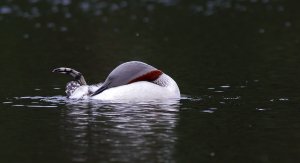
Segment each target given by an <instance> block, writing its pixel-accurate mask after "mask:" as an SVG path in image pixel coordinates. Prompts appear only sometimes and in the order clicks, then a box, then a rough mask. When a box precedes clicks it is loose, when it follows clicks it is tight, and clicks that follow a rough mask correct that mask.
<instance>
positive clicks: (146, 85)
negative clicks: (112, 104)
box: [52, 61, 180, 101]
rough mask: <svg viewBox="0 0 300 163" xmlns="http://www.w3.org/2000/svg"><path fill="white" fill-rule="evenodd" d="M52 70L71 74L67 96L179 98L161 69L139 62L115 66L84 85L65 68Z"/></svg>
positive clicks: (174, 83) (173, 83) (138, 99)
mask: <svg viewBox="0 0 300 163" xmlns="http://www.w3.org/2000/svg"><path fill="white" fill-rule="evenodd" d="M52 72H57V73H62V74H68V75H71V76H72V77H73V78H74V79H75V81H71V82H68V83H67V85H66V94H67V97H68V98H70V99H97V100H108V101H115V100H134V101H148V100H150V101H151V100H164V99H180V91H179V88H178V85H177V83H176V82H175V81H174V80H173V79H172V78H171V77H170V76H168V75H167V74H165V73H163V72H162V71H161V70H158V69H156V68H155V67H153V66H151V65H148V64H146V63H143V62H140V61H130V62H125V63H123V64H121V65H119V66H117V67H116V68H115V69H114V70H112V72H111V73H110V74H109V75H108V76H107V78H106V80H105V81H104V82H103V83H98V84H93V85H87V82H86V81H85V79H84V77H83V75H82V74H81V73H80V72H78V71H76V70H74V69H72V68H67V67H60V68H56V69H54V70H53V71H52Z"/></svg>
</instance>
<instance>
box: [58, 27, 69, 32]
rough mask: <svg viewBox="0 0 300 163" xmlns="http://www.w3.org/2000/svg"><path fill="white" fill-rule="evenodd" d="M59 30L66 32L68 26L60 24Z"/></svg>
mask: <svg viewBox="0 0 300 163" xmlns="http://www.w3.org/2000/svg"><path fill="white" fill-rule="evenodd" d="M60 31H61V32H67V31H68V28H67V27H66V26H62V27H60Z"/></svg>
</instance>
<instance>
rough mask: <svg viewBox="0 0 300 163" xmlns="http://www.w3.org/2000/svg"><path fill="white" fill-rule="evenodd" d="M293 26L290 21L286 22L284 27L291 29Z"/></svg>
mask: <svg viewBox="0 0 300 163" xmlns="http://www.w3.org/2000/svg"><path fill="white" fill-rule="evenodd" d="M291 25H292V23H291V22H289V21H286V22H284V26H285V27H290V26H291Z"/></svg>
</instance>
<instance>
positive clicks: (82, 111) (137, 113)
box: [61, 104, 178, 162]
mask: <svg viewBox="0 0 300 163" xmlns="http://www.w3.org/2000/svg"><path fill="white" fill-rule="evenodd" d="M87 105H89V104H87ZM88 107H89V108H90V109H86V108H85V107H82V106H76V105H75V106H74V105H68V109H67V110H65V111H64V114H62V116H63V118H62V119H63V120H64V122H63V123H62V126H61V130H62V132H63V134H62V138H63V140H65V141H66V142H65V146H66V150H68V151H69V154H70V157H71V159H72V160H74V161H86V160H88V159H89V156H91V155H92V156H93V159H95V160H108V161H117V162H121V161H122V162H132V161H143V160H144V161H153V162H164V161H172V160H173V158H172V153H173V151H174V145H175V141H176V134H175V133H174V127H175V125H176V122H177V112H178V108H177V106H176V105H173V106H172V105H122V104H116V105H104V106H101V107H99V106H98V107H97V106H96V107H93V106H92V107H91V106H88Z"/></svg>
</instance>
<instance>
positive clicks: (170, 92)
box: [70, 74, 180, 101]
mask: <svg viewBox="0 0 300 163" xmlns="http://www.w3.org/2000/svg"><path fill="white" fill-rule="evenodd" d="M158 80H159V81H158V82H162V83H163V84H164V86H160V85H157V84H154V83H151V82H147V81H139V82H134V83H131V84H127V85H122V86H118V87H114V88H110V89H107V90H105V91H103V92H101V93H100V94H98V95H95V96H91V97H89V96H88V86H81V87H79V88H78V89H77V90H76V91H74V93H73V94H72V95H71V96H70V98H92V99H97V100H105V101H115V100H129V101H145V100H146V101H148V100H149V101H151V100H164V99H179V98H180V91H179V88H178V86H177V84H176V82H175V81H174V80H173V79H172V78H171V77H169V76H168V75H166V74H162V75H161V76H160V78H159V79H158Z"/></svg>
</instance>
